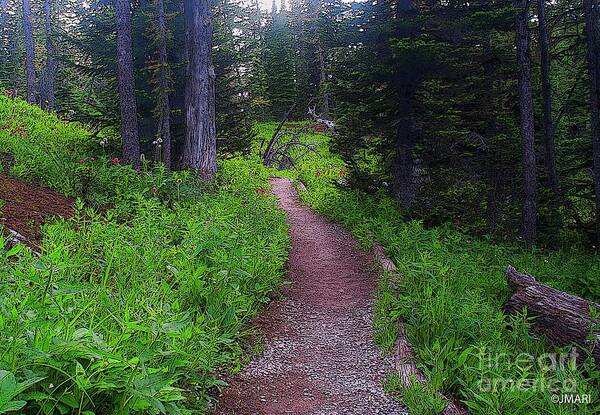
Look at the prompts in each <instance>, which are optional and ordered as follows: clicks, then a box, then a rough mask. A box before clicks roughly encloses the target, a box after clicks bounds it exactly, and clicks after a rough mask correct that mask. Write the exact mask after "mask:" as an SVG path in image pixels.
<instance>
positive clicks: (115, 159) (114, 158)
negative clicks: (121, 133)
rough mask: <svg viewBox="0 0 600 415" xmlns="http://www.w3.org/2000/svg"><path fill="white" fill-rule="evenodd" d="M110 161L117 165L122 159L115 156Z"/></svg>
mask: <svg viewBox="0 0 600 415" xmlns="http://www.w3.org/2000/svg"><path fill="white" fill-rule="evenodd" d="M110 162H111V163H112V164H113V166H117V165H119V164H121V160H119V158H118V157H113V158H112V160H111V161H110Z"/></svg>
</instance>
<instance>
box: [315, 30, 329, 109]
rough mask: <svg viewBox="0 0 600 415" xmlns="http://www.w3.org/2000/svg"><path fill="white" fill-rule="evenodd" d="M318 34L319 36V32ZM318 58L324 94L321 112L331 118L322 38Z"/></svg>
mask: <svg viewBox="0 0 600 415" xmlns="http://www.w3.org/2000/svg"><path fill="white" fill-rule="evenodd" d="M317 36H319V35H318V34H317ZM317 58H318V60H319V92H320V93H321V94H322V95H323V97H322V99H323V107H322V108H321V112H322V114H323V117H325V118H329V111H330V108H329V94H328V93H327V91H325V86H326V85H327V74H326V73H325V52H324V51H323V47H322V43H321V39H320V38H318V39H317Z"/></svg>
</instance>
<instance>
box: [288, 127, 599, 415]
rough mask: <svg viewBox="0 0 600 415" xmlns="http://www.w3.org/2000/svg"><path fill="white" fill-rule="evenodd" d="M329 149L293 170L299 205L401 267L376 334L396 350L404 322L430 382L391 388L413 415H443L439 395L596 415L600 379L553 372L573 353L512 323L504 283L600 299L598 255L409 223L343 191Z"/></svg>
mask: <svg viewBox="0 0 600 415" xmlns="http://www.w3.org/2000/svg"><path fill="white" fill-rule="evenodd" d="M313 139H314V137H313ZM321 142H322V143H325V142H326V138H325V137H321ZM322 147H323V148H322V151H321V155H320V156H311V157H308V158H306V159H304V160H303V161H302V162H301V163H300V166H299V168H298V169H297V171H296V174H297V177H298V179H300V180H301V181H302V182H303V183H304V184H305V185H306V187H307V189H308V191H307V192H301V197H302V199H303V200H304V202H305V203H307V204H308V205H310V206H311V207H313V208H314V209H315V210H317V211H319V212H321V213H322V214H324V215H326V216H329V217H331V218H333V219H334V220H336V221H338V222H339V223H341V224H343V225H344V226H345V227H346V228H348V229H349V230H350V231H351V232H353V234H354V235H355V236H356V237H357V238H358V239H359V240H360V241H361V243H362V244H363V245H364V246H369V245H370V244H371V243H372V241H373V239H377V240H378V241H380V242H381V244H382V245H383V246H384V247H385V249H386V251H387V252H388V253H389V254H390V255H391V257H392V258H393V260H394V262H395V263H396V264H397V265H398V272H397V273H394V274H388V275H385V276H383V278H382V280H381V284H380V290H379V292H378V298H377V302H376V316H375V320H376V322H375V326H376V327H375V328H376V337H377V341H378V343H380V344H381V345H382V346H383V347H384V348H386V349H388V350H389V349H391V348H392V346H393V344H394V342H395V339H396V336H397V321H398V319H402V320H403V321H405V322H406V326H407V335H408V337H409V340H410V341H411V343H412V344H413V345H414V347H415V352H416V354H417V359H418V364H419V366H420V367H421V368H422V369H423V371H424V372H425V374H426V376H427V378H428V379H429V380H430V382H431V384H430V386H429V387H427V388H424V387H421V386H415V387H412V388H410V389H409V390H402V389H401V388H399V387H398V382H397V380H396V381H394V380H393V379H392V382H391V383H390V386H391V387H392V388H394V389H395V390H397V391H398V392H399V393H400V394H401V395H402V399H403V401H404V403H405V404H406V405H407V406H408V408H409V411H410V412H411V413H414V414H436V413H438V412H439V411H438V410H439V407H440V404H441V403H440V401H439V398H438V397H437V393H438V392H440V391H444V392H449V393H451V394H453V395H454V396H456V397H458V398H460V399H461V400H462V401H463V402H464V403H465V404H466V406H467V407H468V408H469V410H470V411H471V413H473V414H481V415H489V414H500V413H502V414H514V415H517V414H523V415H529V414H591V413H595V412H594V411H595V409H596V408H597V403H598V394H599V391H598V383H599V381H600V373H599V372H598V371H597V370H595V369H594V368H593V366H592V364H591V363H590V362H589V360H588V362H587V363H586V364H585V365H584V366H583V367H580V368H576V367H575V365H573V364H571V363H572V362H571V359H570V358H568V357H567V356H566V355H565V356H564V357H565V359H563V363H562V364H561V362H560V361H559V360H557V362H556V363H553V360H552V358H553V357H556V356H552V355H548V354H547V353H548V352H553V353H559V354H560V353H566V352H568V350H567V349H564V350H555V349H553V348H552V347H551V346H550V345H548V344H546V342H544V341H543V339H538V338H534V337H532V336H530V335H529V334H528V330H527V327H528V321H527V317H526V316H520V317H506V316H504V315H503V313H502V306H503V304H504V302H505V301H506V300H507V299H508V297H509V291H508V287H507V285H506V282H505V280H504V277H503V271H504V269H505V268H506V266H507V265H509V264H512V265H514V266H516V267H517V269H519V270H521V271H525V272H529V273H531V274H533V275H535V276H536V277H538V278H539V279H540V280H541V281H543V282H545V283H547V284H549V285H551V286H554V287H556V288H559V289H563V290H566V291H568V292H572V293H575V294H579V295H582V296H584V297H586V298H588V299H591V300H599V299H600V284H599V277H598V275H600V258H599V257H598V256H596V255H591V254H586V253H581V252H577V251H571V252H566V251H558V252H540V251H532V250H525V249H523V248H519V247H516V246H507V245H495V244H492V243H490V242H487V241H482V240H477V239H473V238H472V237H469V236H467V235H464V234H461V233H459V232H457V231H456V230H452V229H450V228H435V229H424V228H423V226H422V224H421V223H419V222H415V221H412V222H405V221H403V220H402V217H401V215H400V213H399V212H398V210H397V208H396V205H395V203H394V201H393V200H391V199H390V198H388V197H386V196H383V195H380V196H371V195H365V194H362V193H358V192H354V191H350V190H346V189H344V188H341V187H340V186H339V183H342V184H343V180H342V179H343V176H344V166H343V163H342V162H341V161H340V160H339V159H338V158H336V157H335V156H333V155H331V154H330V153H329V152H328V151H327V149H326V145H323V146H322ZM336 182H338V183H336ZM558 357H559V358H560V355H558ZM567 362H571V363H567ZM561 393H574V394H580V397H583V399H586V400H587V399H589V400H590V401H591V403H589V404H585V403H583V404H563V405H560V404H554V403H552V395H553V394H561Z"/></svg>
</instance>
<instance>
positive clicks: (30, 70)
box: [23, 0, 35, 104]
mask: <svg viewBox="0 0 600 415" xmlns="http://www.w3.org/2000/svg"><path fill="white" fill-rule="evenodd" d="M23 34H24V36H25V68H26V71H27V102H29V103H31V104H34V103H35V47H34V44H33V28H32V25H31V4H30V2H29V0H23Z"/></svg>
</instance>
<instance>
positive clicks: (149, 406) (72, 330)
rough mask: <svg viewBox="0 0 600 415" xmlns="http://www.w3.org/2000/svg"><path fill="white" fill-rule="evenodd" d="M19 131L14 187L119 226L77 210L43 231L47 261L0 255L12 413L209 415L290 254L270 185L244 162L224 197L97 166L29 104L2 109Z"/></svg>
mask: <svg viewBox="0 0 600 415" xmlns="http://www.w3.org/2000/svg"><path fill="white" fill-rule="evenodd" d="M7 107H8V108H7ZM7 123H8V125H9V128H3V129H2V130H1V132H0V134H2V135H1V136H0V151H8V152H10V153H11V154H13V155H14V156H15V161H16V163H15V166H14V167H13V170H12V173H13V174H18V175H19V176H20V177H22V178H25V179H28V180H34V181H39V182H41V183H45V184H48V185H50V186H52V187H54V188H56V189H58V190H61V191H64V192H66V193H68V194H70V195H74V196H75V195H79V194H80V193H79V192H80V190H81V189H82V188H83V187H87V191H86V193H85V194H86V197H87V200H90V201H94V202H95V203H97V204H99V205H103V207H104V210H105V213H103V214H99V213H98V212H97V211H96V210H94V209H93V208H92V207H90V206H91V205H90V204H89V203H84V202H83V200H82V199H79V200H78V201H77V203H76V213H75V215H74V217H73V218H72V219H69V220H60V221H58V222H55V223H52V224H48V225H46V226H45V227H44V229H43V243H42V247H41V252H40V256H39V257H38V256H36V255H35V254H34V253H32V252H31V251H29V250H28V249H25V248H23V247H21V246H18V247H16V248H13V249H11V250H9V251H5V250H0V369H1V370H2V372H0V378H1V379H3V380H0V408H1V409H0V413H2V411H4V410H8V409H11V408H16V409H19V410H20V413H26V414H37V413H43V414H66V413H81V414H86V415H93V414H107V413H122V414H128V413H131V414H133V413H168V414H178V413H187V411H188V410H202V409H204V408H205V405H206V402H207V400H208V399H209V396H208V391H209V389H210V388H212V387H215V386H220V385H222V381H221V380H219V376H218V374H219V373H220V372H223V371H224V370H228V369H234V368H236V367H237V366H238V365H239V360H240V357H241V355H242V349H241V346H240V340H241V339H243V338H244V337H245V336H247V335H248V334H249V330H248V329H247V328H246V326H247V324H248V322H249V321H250V319H251V318H252V317H253V316H254V315H255V314H256V312H257V311H258V310H259V309H260V307H261V306H262V305H264V304H265V303H266V302H267V301H268V300H269V298H270V296H271V294H272V292H273V290H274V289H276V288H277V287H278V286H279V284H280V283H281V276H282V273H283V265H284V262H285V259H286V257H287V248H288V244H289V241H288V236H287V226H286V224H285V221H284V216H283V214H282V213H281V212H280V211H279V210H278V209H277V206H276V202H275V200H274V198H273V197H272V196H270V195H269V192H265V189H266V188H268V181H267V179H268V172H267V171H266V170H265V169H264V168H263V167H262V166H261V165H260V164H259V163H257V162H255V161H252V160H242V159H231V160H228V161H226V162H223V163H222V165H221V169H220V170H221V172H222V173H221V174H220V176H219V178H218V190H217V189H216V188H215V189H213V188H200V187H199V186H198V184H197V183H196V182H195V179H194V178H193V176H192V175H189V174H187V173H172V174H170V173H167V172H165V171H164V170H162V169H157V170H146V169H145V170H143V171H141V172H135V171H134V170H132V169H131V168H130V167H123V166H118V165H112V163H111V162H110V161H108V160H106V159H102V158H99V159H98V160H96V161H90V160H89V158H88V157H89V156H90V153H89V152H87V151H85V150H82V147H81V143H83V142H85V140H84V138H85V137H87V134H86V133H85V131H83V130H82V129H81V128H79V127H77V126H75V125H72V124H67V123H63V122H61V121H58V120H57V119H56V117H54V116H48V115H46V114H44V113H43V112H42V111H40V110H38V109H34V108H32V107H29V106H28V105H26V104H24V103H22V102H20V101H17V102H15V103H12V102H9V101H6V100H0V124H2V125H6V124H7ZM19 129H22V130H23V131H25V132H26V133H25V134H26V135H25V136H22V135H19V134H18V131H20V130H19ZM80 160H85V161H84V163H80V162H79V161H80ZM84 182H85V183H86V184H85V185H84ZM106 204H108V206H106ZM4 245H5V240H4V239H2V238H0V246H4ZM3 399H4V400H3ZM2 405H4V406H2ZM7 405H8V406H7ZM5 408H8V409H5Z"/></svg>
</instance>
